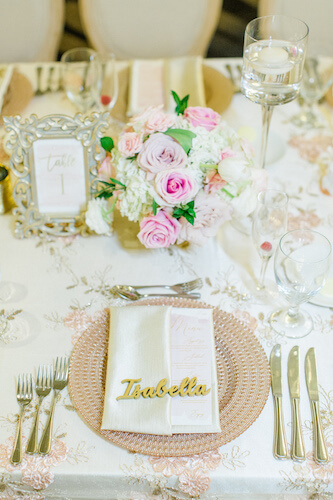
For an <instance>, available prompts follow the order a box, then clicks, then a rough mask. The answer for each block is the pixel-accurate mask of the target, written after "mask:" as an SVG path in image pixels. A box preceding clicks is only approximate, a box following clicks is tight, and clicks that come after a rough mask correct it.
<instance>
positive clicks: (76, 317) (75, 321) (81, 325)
mask: <svg viewBox="0 0 333 500" xmlns="http://www.w3.org/2000/svg"><path fill="white" fill-rule="evenodd" d="M105 314H106V313H105V311H97V312H96V313H95V314H94V315H93V316H89V314H87V313H86V312H85V311H83V310H82V309H75V310H74V311H71V312H70V313H69V314H67V316H66V317H65V319H64V324H65V325H66V326H67V327H68V328H70V329H71V330H74V333H73V335H72V343H73V344H75V343H76V342H77V340H78V339H79V338H80V337H81V335H82V333H83V332H84V331H85V330H86V329H87V328H88V327H89V326H90V325H91V324H92V323H93V322H94V321H96V320H98V319H99V318H101V317H102V316H103V315H105Z"/></svg>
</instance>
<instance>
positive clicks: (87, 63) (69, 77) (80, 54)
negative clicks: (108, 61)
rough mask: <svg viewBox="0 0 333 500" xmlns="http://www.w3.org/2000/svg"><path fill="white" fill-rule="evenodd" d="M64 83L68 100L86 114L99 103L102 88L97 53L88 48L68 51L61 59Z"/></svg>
mask: <svg viewBox="0 0 333 500" xmlns="http://www.w3.org/2000/svg"><path fill="white" fill-rule="evenodd" d="M61 62H62V82H63V87H64V89H65V92H66V94H67V97H68V99H69V100H70V101H71V102H72V103H73V104H74V105H75V106H76V107H77V108H78V109H79V110H80V111H81V112H82V113H86V112H87V111H89V110H90V109H91V108H92V107H93V106H94V105H95V104H97V103H98V101H99V97H100V93H101V87H102V70H101V63H100V60H99V57H98V54H97V52H95V51H94V50H92V49H88V48H86V47H81V48H75V49H71V50H68V51H67V52H65V53H64V54H63V55H62V57H61Z"/></svg>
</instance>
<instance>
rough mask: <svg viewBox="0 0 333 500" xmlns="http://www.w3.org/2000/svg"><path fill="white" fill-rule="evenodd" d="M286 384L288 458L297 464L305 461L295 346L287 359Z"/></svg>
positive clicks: (297, 356) (297, 360)
mask: <svg viewBox="0 0 333 500" xmlns="http://www.w3.org/2000/svg"><path fill="white" fill-rule="evenodd" d="M288 384H289V394H290V398H291V408H292V409H291V414H292V438H291V451H290V456H291V458H292V459H293V460H296V461H297V462H302V461H303V460H305V452H304V441H303V436H302V428H301V418H300V410H299V398H300V384H299V347H298V345H295V346H294V347H293V348H292V349H291V351H290V353H289V358H288Z"/></svg>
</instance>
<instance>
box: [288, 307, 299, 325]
mask: <svg viewBox="0 0 333 500" xmlns="http://www.w3.org/2000/svg"><path fill="white" fill-rule="evenodd" d="M298 315H299V305H297V306H292V307H289V309H288V314H287V322H288V323H296V322H297V319H298Z"/></svg>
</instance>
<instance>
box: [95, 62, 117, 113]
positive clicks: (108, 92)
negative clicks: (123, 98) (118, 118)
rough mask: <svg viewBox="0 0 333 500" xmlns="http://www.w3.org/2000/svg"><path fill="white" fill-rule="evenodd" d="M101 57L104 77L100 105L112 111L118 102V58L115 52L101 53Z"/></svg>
mask: <svg viewBox="0 0 333 500" xmlns="http://www.w3.org/2000/svg"><path fill="white" fill-rule="evenodd" d="M99 57H100V61H101V65H102V77H103V84H102V89H101V96H100V100H99V106H100V108H101V110H102V111H109V113H110V112H111V111H112V109H113V108H114V105H115V104H116V101H117V99H118V93H119V82H118V75H117V69H116V58H115V56H114V54H107V55H106V56H104V55H100V56H99Z"/></svg>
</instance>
